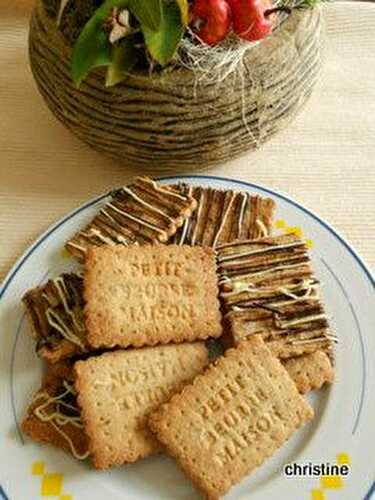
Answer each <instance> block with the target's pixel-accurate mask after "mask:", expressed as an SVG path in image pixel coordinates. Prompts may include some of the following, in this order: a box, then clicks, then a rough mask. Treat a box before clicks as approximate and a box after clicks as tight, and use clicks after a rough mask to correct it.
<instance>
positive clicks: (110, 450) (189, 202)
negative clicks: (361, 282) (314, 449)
mask: <svg viewBox="0 0 375 500" xmlns="http://www.w3.org/2000/svg"><path fill="white" fill-rule="evenodd" d="M274 209H275V204H274V202H273V201H272V200H270V199H264V198H262V197H260V196H258V195H250V194H249V193H247V192H234V191H225V190H219V189H213V188H207V187H197V186H194V187H193V186H189V185H186V184H179V185H168V186H166V185H161V184H159V183H158V182H156V181H154V180H152V179H149V178H145V177H139V178H136V179H135V180H134V182H133V184H131V185H130V186H127V187H123V188H121V189H117V190H116V191H113V192H111V193H110V195H109V198H108V201H107V202H106V203H105V204H104V205H103V207H102V208H101V209H100V211H99V212H98V214H97V215H96V216H95V218H94V219H93V220H92V221H91V222H90V223H89V224H88V225H87V226H86V227H84V228H83V229H81V230H80V231H79V232H78V233H77V234H75V235H73V236H72V238H71V239H70V240H69V241H68V242H67V243H66V249H67V250H68V251H69V252H70V253H71V255H72V256H73V257H74V258H76V259H77V260H78V261H79V262H80V263H81V264H82V266H83V268H82V272H80V273H78V274H77V273H65V274H62V275H61V276H58V277H55V278H54V279H51V280H49V281H48V282H47V283H45V284H43V285H42V286H39V287H37V288H35V289H33V290H30V291H29V292H27V293H26V294H25V296H24V299H23V301H24V304H25V306H26V309H27V312H28V315H29V318H30V322H31V325H32V332H33V336H34V338H35V342H36V351H37V353H38V355H39V356H40V358H42V359H43V360H44V361H45V364H46V367H47V369H46V375H45V377H44V379H43V380H42V383H41V387H40V389H39V390H38V391H37V392H36V394H35V395H34V397H33V399H32V402H31V404H30V406H29V408H28V410H27V415H26V417H25V419H24V422H23V426H22V427H23V431H24V432H25V433H26V434H27V435H29V436H30V437H31V438H32V439H34V440H35V441H39V442H45V443H48V444H51V445H54V446H56V447H59V448H62V449H63V450H65V451H66V452H68V453H70V454H72V455H73V456H74V457H75V458H77V459H80V460H83V459H86V458H90V460H91V462H92V464H93V466H94V467H96V468H98V469H105V468H109V467H113V466H120V465H123V464H128V463H133V462H135V461H137V460H140V459H142V458H144V457H147V456H149V455H151V454H155V453H168V454H170V455H171V456H173V457H174V458H175V459H176V460H177V462H178V463H179V464H180V466H181V467H182V469H183V470H184V471H185V473H186V474H187V475H188V476H189V477H190V478H191V480H192V482H193V483H194V485H195V486H196V487H197V488H198V490H200V491H201V492H202V494H203V495H205V496H206V498H209V499H217V498H220V497H221V496H222V495H224V494H225V493H226V492H227V491H228V490H229V489H230V488H231V487H232V486H233V485H234V484H236V483H237V482H238V481H240V480H241V479H242V478H243V477H244V476H246V475H248V474H250V473H251V472H252V471H253V470H254V469H255V468H256V467H258V466H260V465H261V464H262V463H263V462H264V461H265V460H266V459H267V458H268V457H269V456H271V455H272V454H273V453H274V452H275V451H276V450H277V449H278V448H279V447H280V446H282V444H283V443H284V442H285V441H286V440H287V439H288V438H289V437H290V436H291V435H292V434H294V433H295V432H296V431H297V429H298V428H300V427H301V426H302V425H304V424H305V423H307V422H308V421H309V420H310V419H311V418H312V417H313V410H312V408H311V406H310V405H309V403H308V402H307V400H306V399H305V398H304V397H303V395H304V394H306V393H307V392H309V391H311V390H314V389H315V390H316V389H320V388H321V387H322V386H323V384H325V383H330V382H332V381H333V375H334V368H333V365H334V363H333V361H334V355H333V350H332V345H333V343H334V341H335V337H334V336H333V335H332V334H331V333H330V329H329V325H328V321H327V317H326V313H325V311H324V307H323V305H322V302H321V299H320V295H319V281H318V280H317V278H316V277H315V275H314V272H313V270H312V268H311V262H310V259H309V256H308V252H307V248H306V245H305V243H304V242H303V241H302V240H300V239H299V238H298V237H297V236H295V235H293V234H288V235H281V236H272V235H271V228H272V219H273V213H274Z"/></svg>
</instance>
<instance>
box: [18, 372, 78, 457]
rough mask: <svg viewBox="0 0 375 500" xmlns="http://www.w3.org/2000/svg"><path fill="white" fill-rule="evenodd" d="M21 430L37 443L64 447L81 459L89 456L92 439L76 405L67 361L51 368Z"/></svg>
mask: <svg viewBox="0 0 375 500" xmlns="http://www.w3.org/2000/svg"><path fill="white" fill-rule="evenodd" d="M21 428H22V431H23V432H24V433H25V434H26V435H27V436H29V437H30V438H31V439H32V440H34V441H36V442H40V443H45V444H49V445H52V446H54V447H56V448H61V449H62V450H64V451H66V452H67V453H70V454H71V455H73V457H75V458H77V459H79V460H84V459H85V458H87V457H88V439H87V436H86V434H85V432H84V430H83V425H82V422H81V417H80V410H79V407H78V405H77V402H76V393H75V389H74V380H73V368H72V365H71V364H69V363H67V362H63V363H56V364H54V365H50V366H49V367H48V372H47V374H46V376H45V377H44V379H43V382H42V386H41V388H40V389H39V390H38V391H37V392H36V394H35V395H34V397H33V400H32V402H31V404H30V406H29V408H28V410H27V414H26V417H25V419H24V421H23V422H22V425H21Z"/></svg>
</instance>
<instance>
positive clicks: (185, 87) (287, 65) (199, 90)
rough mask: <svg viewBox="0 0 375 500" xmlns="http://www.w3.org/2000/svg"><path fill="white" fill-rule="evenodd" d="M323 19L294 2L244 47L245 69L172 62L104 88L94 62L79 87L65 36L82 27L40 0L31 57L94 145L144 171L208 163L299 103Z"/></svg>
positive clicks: (253, 143) (57, 102)
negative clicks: (206, 70) (64, 21)
mask: <svg viewBox="0 0 375 500" xmlns="http://www.w3.org/2000/svg"><path fill="white" fill-rule="evenodd" d="M66 26H68V25H66ZM321 27H322V20H321V12H320V9H319V8H315V9H311V10H310V9H307V10H301V11H294V12H293V14H292V15H291V16H290V17H289V18H288V19H287V20H286V21H285V22H284V23H283V24H282V25H281V26H280V27H279V28H278V29H277V31H276V32H275V33H273V35H272V36H271V37H269V38H268V39H266V40H265V41H264V42H262V43H261V44H259V45H258V46H257V47H255V48H254V49H253V50H251V51H249V52H248V53H247V54H246V55H245V58H244V61H243V63H244V68H245V75H244V78H242V79H241V78H239V77H238V75H237V74H235V73H234V74H232V75H230V76H228V77H227V78H226V79H225V80H224V81H223V82H221V83H220V84H212V83H200V84H199V85H196V77H195V76H194V74H193V72H191V71H189V70H187V69H185V68H173V70H169V71H168V70H166V71H164V72H162V73H160V74H157V73H155V74H153V75H152V76H151V77H150V76H149V75H148V74H137V75H131V76H129V78H127V79H126V80H125V81H124V82H122V83H120V84H118V85H116V86H115V87H111V88H106V87H105V86H104V78H103V72H102V71H101V70H97V71H95V72H93V73H92V74H90V76H89V77H88V78H87V80H86V81H85V82H84V83H83V84H82V86H81V88H80V90H77V89H75V88H74V86H73V83H72V81H71V78H70V58H71V50H72V49H71V45H70V43H69V41H68V40H69V36H71V37H72V39H74V37H75V36H76V33H74V30H73V31H69V29H68V28H69V26H68V28H65V31H66V34H65V36H63V34H62V33H61V31H59V30H58V29H57V25H56V20H55V19H54V18H53V17H51V12H49V13H47V11H46V10H45V8H44V6H43V4H42V2H41V0H38V3H37V6H36V8H35V10H34V12H33V16H32V20H31V29H30V60H31V67H32V70H33V74H34V76H35V79H36V81H37V84H38V87H39V89H40V91H41V93H42V95H43V97H44V98H45V100H46V102H47V104H48V106H49V107H50V109H51V110H52V111H53V113H54V114H55V115H56V116H57V118H58V119H60V120H61V121H62V122H63V123H64V124H65V125H66V126H67V127H68V128H69V129H70V130H71V131H72V132H74V133H75V134H76V135H77V136H78V137H79V138H81V139H82V140H83V141H85V142H86V143H87V144H89V145H90V146H92V147H93V148H95V149H96V150H98V151H101V152H103V153H106V154H108V155H110V156H112V157H114V158H117V159H120V160H121V161H122V162H123V163H124V164H125V165H129V166H135V167H139V168H141V169H142V170H143V171H149V172H161V173H164V172H165V173H166V172H171V171H173V172H176V171H178V172H182V171H185V170H189V171H191V170H202V169H204V168H207V167H209V166H212V165H215V164H218V163H220V162H224V161H226V160H229V159H233V158H234V157H236V156H238V155H240V154H241V153H244V152H245V151H248V150H251V149H255V148H256V147H258V146H259V145H261V144H263V143H264V142H265V141H267V140H268V139H269V138H270V137H271V136H272V135H273V134H275V133H276V132H277V131H278V130H280V129H282V128H284V127H285V126H286V125H287V124H288V123H289V121H290V120H291V119H292V118H293V117H294V116H295V115H296V113H297V112H298V111H299V110H300V109H301V107H302V106H303V105H304V103H305V102H306V100H307V99H308V97H309V96H310V94H311V91H312V89H313V86H314V84H315V82H316V80H317V77H318V74H319V69H320V66H321V59H322V36H321ZM69 33H71V35H69Z"/></svg>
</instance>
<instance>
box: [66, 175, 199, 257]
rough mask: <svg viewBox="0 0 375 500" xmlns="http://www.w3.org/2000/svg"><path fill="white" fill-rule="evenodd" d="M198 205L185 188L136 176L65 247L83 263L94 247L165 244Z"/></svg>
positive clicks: (116, 192)
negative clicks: (89, 250) (90, 249)
mask: <svg viewBox="0 0 375 500" xmlns="http://www.w3.org/2000/svg"><path fill="white" fill-rule="evenodd" d="M196 205H197V202H196V200H195V199H194V198H193V197H192V196H190V195H189V194H185V193H184V192H183V190H182V188H179V187H177V186H165V185H161V184H159V183H157V182H156V181H154V180H152V179H150V178H148V177H137V178H136V179H135V181H134V182H133V183H132V184H131V185H130V186H124V187H122V188H120V189H117V190H115V191H113V192H111V193H110V200H109V201H108V202H107V203H106V204H105V206H104V207H103V208H101V209H100V211H99V213H98V214H97V215H96V216H95V218H94V219H93V220H92V221H91V222H90V223H89V224H88V225H87V226H86V227H85V228H84V229H82V230H80V231H79V232H78V233H77V234H75V235H74V236H73V237H72V238H71V239H70V240H69V241H68V242H67V243H66V245H65V246H66V249H67V250H68V251H69V252H70V253H71V254H72V255H73V256H74V257H76V258H77V259H78V260H80V261H84V259H85V257H86V253H87V251H88V249H89V248H91V247H98V246H102V245H116V244H118V245H124V246H129V245H133V244H145V243H159V242H161V243H166V242H167V241H168V240H169V239H170V238H171V237H172V236H173V235H174V234H175V233H176V231H177V228H179V227H181V226H182V225H183V223H184V221H185V219H186V218H187V217H189V216H190V215H191V214H192V213H193V211H194V210H195V208H196Z"/></svg>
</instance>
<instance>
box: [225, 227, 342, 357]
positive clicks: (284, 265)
mask: <svg viewBox="0 0 375 500" xmlns="http://www.w3.org/2000/svg"><path fill="white" fill-rule="evenodd" d="M217 251H218V268H219V275H220V290H221V291H220V297H221V300H222V303H223V311H224V314H225V322H226V324H227V325H228V328H227V329H228V330H229V331H230V332H231V336H232V341H233V344H237V343H238V342H241V341H242V340H244V339H246V338H249V337H250V336H251V335H255V334H261V335H262V337H263V338H264V340H265V341H266V342H269V348H270V349H271V350H272V352H273V353H274V354H275V355H277V356H278V357H280V358H282V359H285V358H289V357H294V356H298V355H301V354H305V353H306V354H307V353H310V352H314V351H316V350H318V349H326V350H331V351H332V348H333V342H334V341H335V340H336V338H335V336H334V335H332V333H331V331H330V328H329V324H328V319H327V315H326V313H325V310H324V306H323V304H322V301H321V299H320V293H319V288H320V284H319V281H318V280H317V278H316V277H315V275H314V272H313V270H312V268H311V261H310V258H309V255H308V251H307V247H306V245H305V242H304V241H302V240H301V239H300V238H298V237H297V236H295V235H294V234H286V235H282V236H276V237H268V238H263V239H259V240H252V241H237V242H233V243H230V244H226V245H222V246H221V247H219V248H218V249H217Z"/></svg>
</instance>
